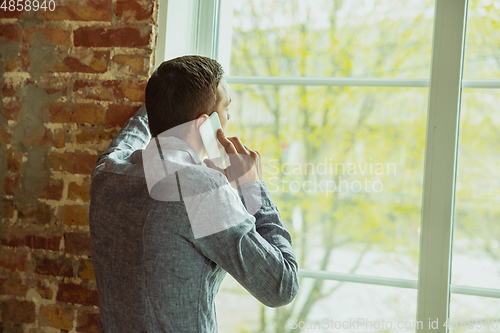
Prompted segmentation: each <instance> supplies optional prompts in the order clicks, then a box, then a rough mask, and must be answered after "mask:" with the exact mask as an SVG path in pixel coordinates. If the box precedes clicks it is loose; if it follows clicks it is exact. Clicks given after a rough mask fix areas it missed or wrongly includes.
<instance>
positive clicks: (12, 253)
mask: <svg viewBox="0 0 500 333" xmlns="http://www.w3.org/2000/svg"><path fill="white" fill-rule="evenodd" d="M25 266H26V253H23V252H20V251H17V249H16V250H14V249H9V248H5V247H3V248H1V247H0V267H3V268H6V269H9V270H11V271H19V272H24V271H25V269H26V267H25Z"/></svg>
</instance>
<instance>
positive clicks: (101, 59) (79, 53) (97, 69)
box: [52, 48, 110, 73]
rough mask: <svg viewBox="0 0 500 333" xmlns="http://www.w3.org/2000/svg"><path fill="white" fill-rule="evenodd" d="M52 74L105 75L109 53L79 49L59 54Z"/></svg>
mask: <svg viewBox="0 0 500 333" xmlns="http://www.w3.org/2000/svg"><path fill="white" fill-rule="evenodd" d="M57 57H58V58H59V60H58V61H57V62H56V63H55V64H54V66H53V68H52V71H53V72H65V73H67V72H69V73H73V72H78V73H105V72H106V71H107V70H108V63H109V57H110V52H109V51H94V50H92V49H87V48H79V49H76V50H74V51H73V52H71V53H69V54H65V53H59V54H58V55H57Z"/></svg>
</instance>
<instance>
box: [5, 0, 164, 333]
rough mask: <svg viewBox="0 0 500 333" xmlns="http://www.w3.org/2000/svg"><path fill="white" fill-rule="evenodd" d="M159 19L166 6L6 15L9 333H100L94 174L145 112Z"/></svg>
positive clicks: (78, 1)
mask: <svg viewBox="0 0 500 333" xmlns="http://www.w3.org/2000/svg"><path fill="white" fill-rule="evenodd" d="M40 2H42V0H40ZM156 15H157V1H155V0H153V1H146V0H144V1H142V0H56V9H55V10H54V11H52V12H51V11H45V12H44V11H43V10H39V11H37V12H34V11H29V12H28V11H24V12H9V11H4V10H3V9H0V71H1V74H2V75H1V81H0V87H1V94H2V101H1V102H0V103H1V104H0V106H1V109H2V112H1V114H0V121H1V122H2V126H1V127H0V142H1V145H0V181H1V182H2V183H3V193H2V198H1V200H2V202H1V204H0V214H1V215H2V217H3V218H2V224H1V229H0V332H30V333H35V332H68V331H71V332H98V328H97V322H98V316H99V314H98V312H99V311H98V299H97V292H96V284H95V277H94V272H93V268H92V258H91V252H90V250H91V249H90V233H89V222H88V206H89V187H90V180H89V174H90V172H91V170H92V167H93V165H94V163H95V161H96V159H97V157H98V155H99V154H100V153H101V152H102V151H103V150H104V149H105V148H106V147H107V145H108V144H109V142H110V139H111V138H112V137H113V135H114V134H115V133H116V132H117V131H118V129H119V128H120V126H122V125H123V123H124V121H125V120H126V119H127V118H128V117H129V116H131V115H132V114H133V113H134V112H135V110H137V108H138V107H139V106H140V105H141V103H142V102H143V100H144V88H145V85H146V82H147V79H148V77H149V75H150V72H151V70H152V68H153V64H154V55H153V51H154V47H155V39H156Z"/></svg>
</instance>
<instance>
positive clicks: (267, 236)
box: [194, 180, 299, 307]
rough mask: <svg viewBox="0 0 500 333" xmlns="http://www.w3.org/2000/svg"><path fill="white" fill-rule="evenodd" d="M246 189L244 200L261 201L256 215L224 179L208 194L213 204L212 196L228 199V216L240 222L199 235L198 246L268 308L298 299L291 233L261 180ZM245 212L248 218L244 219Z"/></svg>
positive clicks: (248, 184)
mask: <svg viewBox="0 0 500 333" xmlns="http://www.w3.org/2000/svg"><path fill="white" fill-rule="evenodd" d="M242 187H245V188H244V189H243V190H245V191H246V192H247V193H250V195H247V196H246V197H245V200H246V201H249V200H256V201H260V202H261V207H260V209H259V210H258V211H257V213H256V214H254V216H252V215H250V214H248V212H246V209H245V208H244V207H243V204H242V203H241V199H240V198H239V197H238V196H237V195H236V194H235V193H234V192H233V191H232V190H231V189H230V185H229V183H228V182H227V180H226V185H225V186H223V187H221V188H220V190H219V191H214V192H206V194H207V197H208V196H210V197H211V198H210V200H207V201H212V202H213V200H214V196H220V198H219V197H218V198H217V200H224V201H226V204H225V205H224V206H225V211H226V212H225V216H226V218H227V219H228V220H229V219H235V218H239V221H238V222H240V223H239V224H235V223H234V221H230V222H228V224H229V225H232V226H231V227H230V228H228V229H225V230H223V231H221V232H217V233H214V234H211V235H208V236H205V237H201V238H197V239H195V240H194V245H195V247H196V248H197V249H198V250H199V251H200V252H201V253H202V254H203V255H205V256H206V257H207V258H209V259H210V260H212V261H214V262H215V263H217V264H218V265H219V266H220V267H222V268H223V269H224V270H226V271H227V272H228V273H229V274H231V275H232V276H233V277H234V278H235V279H236V280H237V281H238V282H239V283H240V284H241V285H242V286H243V287H244V288H245V289H246V290H248V291H249V292H250V293H251V294H252V295H253V296H254V297H255V298H257V299H258V300H259V301H260V302H262V303H263V304H265V305H266V306H270V307H278V306H283V305H286V304H288V303H290V302H291V301H292V300H293V299H294V298H295V296H296V294H297V292H298V288H299V285H298V278H297V261H296V259H295V256H294V254H293V250H292V240H291V237H290V234H289V233H288V231H287V230H286V229H285V227H284V226H283V224H282V222H281V216H280V214H279V212H278V209H277V208H276V206H275V205H274V204H273V202H272V199H271V196H270V194H269V191H268V189H267V187H266V185H265V184H264V183H263V182H261V181H254V182H251V183H247V184H244V185H242ZM223 188H224V189H225V190H223ZM251 193H254V194H255V198H251V196H252V195H251ZM200 202H204V201H203V200H202V201H200ZM247 204H248V203H247ZM203 206H204V205H203V203H202V208H201V209H200V212H199V213H198V214H199V215H200V216H203V215H204V214H206V213H204V210H205V209H206V208H205V207H203ZM212 206H213V205H212ZM212 209H214V208H213V207H212ZM244 214H246V215H244ZM242 216H244V217H246V219H244V220H242V219H241V217H242ZM223 218H224V217H223ZM220 223H224V221H220Z"/></svg>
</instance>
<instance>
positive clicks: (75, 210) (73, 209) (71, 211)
mask: <svg viewBox="0 0 500 333" xmlns="http://www.w3.org/2000/svg"><path fill="white" fill-rule="evenodd" d="M64 224H66V225H79V226H83V225H89V206H78V205H69V206H66V212H65V214H64Z"/></svg>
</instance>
